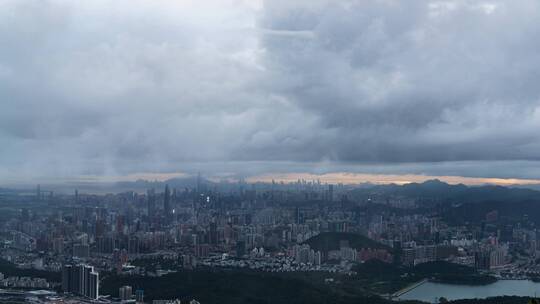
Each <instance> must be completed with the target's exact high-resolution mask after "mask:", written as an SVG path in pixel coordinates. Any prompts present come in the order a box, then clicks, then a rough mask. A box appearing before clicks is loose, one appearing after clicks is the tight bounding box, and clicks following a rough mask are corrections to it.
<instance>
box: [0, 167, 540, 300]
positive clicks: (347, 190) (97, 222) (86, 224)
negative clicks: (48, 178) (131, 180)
mask: <svg viewBox="0 0 540 304" xmlns="http://www.w3.org/2000/svg"><path fill="white" fill-rule="evenodd" d="M351 190H353V189H352V188H351V187H348V186H344V185H328V184H323V183H321V182H320V181H304V180H299V181H298V182H296V183H292V184H283V183H276V182H272V183H267V184H251V185H248V184H246V183H217V184H209V183H205V182H203V181H202V180H201V179H200V178H199V179H198V180H197V181H196V183H195V184H194V185H191V186H184V187H181V186H178V185H177V186H173V187H169V186H168V185H166V186H164V187H163V188H161V190H159V189H156V188H153V189H152V188H151V189H149V190H147V191H144V192H142V191H141V192H135V191H128V192H122V193H119V194H102V195H97V194H82V193H79V192H78V191H76V192H75V193H74V194H56V195H55V194H53V193H52V192H49V191H45V190H42V189H41V188H38V189H37V190H36V192H37V194H36V195H35V196H32V195H20V196H14V197H13V198H12V199H13V200H19V204H17V206H23V208H22V209H20V210H17V212H18V216H15V217H13V218H12V219H10V220H8V221H6V222H4V223H2V224H0V237H1V238H0V239H1V241H2V243H1V246H0V256H1V257H2V258H3V259H6V260H9V261H10V262H12V263H15V264H17V265H19V266H20V267H26V268H34V269H40V270H48V271H56V272H59V271H61V272H62V282H61V284H62V290H63V291H64V292H66V293H69V294H73V295H78V296H81V297H85V298H88V299H96V300H97V299H100V288H99V287H100V280H99V272H105V271H106V272H111V273H115V274H116V275H135V274H136V275H147V276H160V275H163V274H166V273H169V272H170V271H178V270H180V269H196V268H197V267H198V266H200V265H204V266H207V267H240V268H243V267H246V268H251V269H257V270H263V271H306V270H318V271H332V272H348V271H349V269H350V265H351V264H354V263H362V262H365V261H368V260H370V259H378V260H381V261H384V262H388V263H400V264H403V265H406V266H414V265H418V264H420V263H425V262H430V261H437V260H446V261H451V262H455V263H460V264H465V265H469V266H472V267H476V268H478V269H483V270H496V269H505V267H506V266H507V265H509V264H510V261H511V256H512V255H513V253H514V252H516V250H519V251H520V252H525V253H527V254H528V256H529V257H531V258H536V257H537V253H538V252H540V250H539V249H540V244H539V243H538V242H537V239H538V238H537V232H536V230H534V229H531V228H529V227H526V226H520V227H516V226H510V227H508V225H506V226H500V225H499V222H498V219H499V214H498V212H496V211H495V210H494V211H491V212H489V213H488V214H486V219H485V221H483V222H482V223H478V224H477V225H475V224H474V223H473V224H471V225H469V226H452V225H450V224H448V223H446V222H445V221H443V220H442V219H441V217H440V216H439V215H438V214H437V213H435V212H431V213H426V212H423V211H418V212H415V210H416V209H415V208H416V207H417V205H418V200H415V199H411V198H405V197H392V196H390V197H384V198H383V197H380V196H378V195H373V196H372V197H368V198H355V197H354V195H352V194H351V193H353V192H352V191H351ZM44 192H46V193H47V195H43V193H44ZM396 210H397V211H396ZM325 232H337V233H340V232H347V233H355V234H360V235H363V236H366V237H368V238H369V239H371V240H373V241H376V242H378V243H380V244H383V245H385V246H386V247H387V248H390V249H388V250H387V249H381V248H376V247H370V246H364V247H361V248H353V247H352V246H351V245H350V244H348V243H346V242H341V243H340V246H339V248H333V249H332V250H327V251H322V250H315V249H314V248H311V247H310V245H308V244H307V242H306V241H308V240H309V239H311V238H313V237H316V236H317V235H319V234H321V233H325ZM335 261H339V262H340V263H335ZM21 280H22V279H21ZM4 281H5V279H2V280H1V281H0V284H4V285H3V286H12V285H5V284H12V283H3V282H4ZM23 281H24V280H23ZM10 282H11V281H10ZM36 282H38V281H35V282H34V283H32V284H35V286H30V287H36V288H47V287H48V286H47V285H46V283H47V282H45V283H43V282H42V281H39V282H42V283H43V284H42V285H40V284H41V283H36ZM21 284H23V283H21ZM24 284H26V283H24ZM38 285H39V286H38ZM143 298H144V293H143V292H142V290H135V291H134V290H132V289H131V287H129V286H126V287H123V288H121V289H120V291H119V299H120V300H121V301H124V302H130V301H135V302H141V303H142V302H144V299H143ZM160 303H161V302H160ZM163 303H165V302H163ZM167 303H170V302H167Z"/></svg>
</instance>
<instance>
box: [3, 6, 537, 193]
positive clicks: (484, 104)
mask: <svg viewBox="0 0 540 304" xmlns="http://www.w3.org/2000/svg"><path fill="white" fill-rule="evenodd" d="M538 83H540V2H538V1H536V0H511V1H510V0H509V1H502V0H499V1H495V0H493V1H481V0H475V1H466V0H456V1H419V0H407V1H399V0H395V1H394V0H380V1H376V0H375V1H361V0H359V1H348V0H343V1H330V0H329V1H322V0H295V1H290V0H271V1H250V0H221V1H211V0H208V1H187V0H186V1H184V0H114V1H113V0H92V1H89V0H87V1H83V0H75V1H74V0H0V185H1V184H9V183H17V182H34V181H52V180H69V179H100V178H103V179H108V180H110V179H122V178H123V177H125V178H126V179H130V178H133V177H137V178H139V177H145V176H149V177H151V178H156V177H160V176H167V177H169V176H175V175H182V176H183V175H190V174H195V173H196V172H199V171H201V172H203V173H204V174H205V175H206V176H211V177H217V178H226V177H248V178H252V179H254V180H262V179H268V178H269V177H282V178H285V177H287V178H289V177H290V178H295V177H297V176H318V175H323V176H330V177H332V178H334V179H335V178H336V176H337V177H339V176H341V177H343V178H344V179H347V177H346V176H351V174H352V175H355V176H357V177H358V179H357V180H363V179H365V180H366V181H370V180H383V181H387V180H388V181H390V180H396V181H404V180H405V181H417V180H419V179H422V178H425V179H427V178H432V177H444V178H447V179H448V180H452V181H465V182H469V183H478V182H481V181H487V182H494V183H498V182H497V181H503V182H501V183H503V184H506V183H508V182H510V183H536V182H537V179H540V131H539V130H540V85H538ZM328 174H330V175H328ZM330 177H329V178H330ZM470 178H472V179H470ZM334 179H332V180H334Z"/></svg>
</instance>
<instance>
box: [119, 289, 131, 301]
mask: <svg viewBox="0 0 540 304" xmlns="http://www.w3.org/2000/svg"><path fill="white" fill-rule="evenodd" d="M132 290H133V289H132V288H131V286H122V287H120V288H119V290H118V296H119V298H120V300H122V301H127V300H131V296H132Z"/></svg>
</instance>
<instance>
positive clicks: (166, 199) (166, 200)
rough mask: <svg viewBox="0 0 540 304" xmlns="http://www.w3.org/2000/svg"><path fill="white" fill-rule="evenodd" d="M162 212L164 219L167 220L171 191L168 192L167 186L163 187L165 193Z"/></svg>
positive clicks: (169, 213) (169, 212)
mask: <svg viewBox="0 0 540 304" xmlns="http://www.w3.org/2000/svg"><path fill="white" fill-rule="evenodd" d="M163 211H164V212H165V217H166V218H167V219H168V218H169V217H170V215H171V190H169V185H165V193H164V194H163Z"/></svg>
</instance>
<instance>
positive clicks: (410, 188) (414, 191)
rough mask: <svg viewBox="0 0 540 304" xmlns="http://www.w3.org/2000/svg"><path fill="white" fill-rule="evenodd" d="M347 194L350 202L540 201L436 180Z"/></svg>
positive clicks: (538, 194)
mask: <svg viewBox="0 0 540 304" xmlns="http://www.w3.org/2000/svg"><path fill="white" fill-rule="evenodd" d="M350 193H351V195H352V196H353V198H364V199H366V198H369V197H374V196H379V197H381V196H382V197H384V196H387V197H390V196H401V197H406V198H416V199H427V200H434V201H441V202H456V203H458V202H459V203H474V202H483V201H508V202H517V201H526V200H527V201H530V200H538V201H540V191H537V190H532V189H527V188H514V187H504V186H497V185H484V186H466V185H464V184H457V185H450V184H447V183H444V182H442V181H440V180H437V179H434V180H428V181H425V182H423V183H410V184H405V185H396V184H389V185H377V186H373V187H371V188H368V189H359V188H358V189H354V190H352V191H351V192H350Z"/></svg>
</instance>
